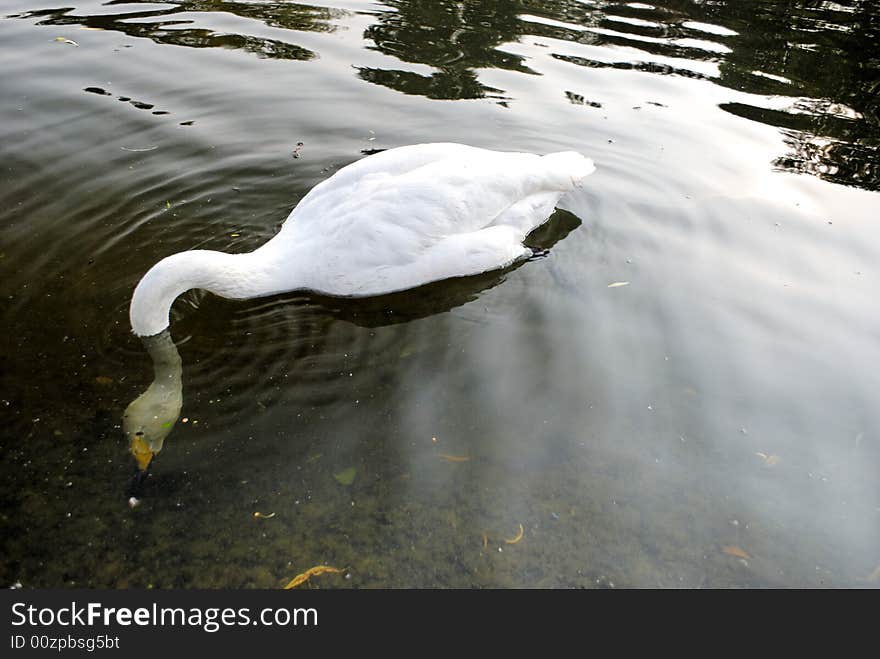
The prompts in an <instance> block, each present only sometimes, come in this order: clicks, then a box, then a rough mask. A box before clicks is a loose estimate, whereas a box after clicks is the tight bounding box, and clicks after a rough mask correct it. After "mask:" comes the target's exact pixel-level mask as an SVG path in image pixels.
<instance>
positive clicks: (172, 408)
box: [122, 331, 183, 474]
mask: <svg viewBox="0 0 880 659" xmlns="http://www.w3.org/2000/svg"><path fill="white" fill-rule="evenodd" d="M143 341H144V345H145V346H146V348H147V351H148V352H149V353H150V357H151V358H152V360H153V371H154V376H155V377H154V379H153V382H152V383H151V384H150V386H149V387H147V390H146V391H144V393H142V394H141V395H140V396H138V397H137V398H135V399H134V400H133V401H132V402H131V403H129V405H128V407H127V408H126V409H125V413H124V414H123V416H122V429H123V431H124V432H125V436H126V437H127V438H128V440H129V449H130V451H131V454H132V455H133V456H134V458H135V460H136V461H137V466H138V471H139V473H141V474H143V473H145V472H146V470H147V467H149V466H150V462H151V461H152V460H153V458H154V457H155V456H156V454H157V453H159V451H161V450H162V444H163V443H164V442H165V438H166V437H167V436H168V435H169V433H170V432H171V430H172V428H174V424H175V423H176V422H177V419H178V417H179V416H180V410H181V408H182V407H183V385H182V379H181V361H180V354H179V353H178V352H177V348H176V347H175V345H174V342H173V341H172V340H171V334H170V332H168V331H164V332H161V333H160V334H157V335H156V336H151V337H147V338H145V339H143Z"/></svg>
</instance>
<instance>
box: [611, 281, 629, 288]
mask: <svg viewBox="0 0 880 659" xmlns="http://www.w3.org/2000/svg"><path fill="white" fill-rule="evenodd" d="M619 286H629V282H628V281H615V282H612V283H610V284H608V288H618V287H619Z"/></svg>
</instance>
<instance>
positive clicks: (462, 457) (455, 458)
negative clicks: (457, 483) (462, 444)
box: [437, 453, 471, 462]
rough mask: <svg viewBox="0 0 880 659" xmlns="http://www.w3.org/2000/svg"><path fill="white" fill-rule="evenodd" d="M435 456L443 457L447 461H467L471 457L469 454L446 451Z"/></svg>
mask: <svg viewBox="0 0 880 659" xmlns="http://www.w3.org/2000/svg"><path fill="white" fill-rule="evenodd" d="M437 457H438V458H443V459H444V460H446V461H447V462H469V461H470V459H471V456H469V455H449V454H448V453H441V454H440V455H438V456H437Z"/></svg>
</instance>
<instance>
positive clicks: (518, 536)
mask: <svg viewBox="0 0 880 659" xmlns="http://www.w3.org/2000/svg"><path fill="white" fill-rule="evenodd" d="M524 533H525V529H524V528H523V525H522V524H520V525H519V533H517V534H516V535H515V536H513V537H512V538H504V542H506V543H507V544H509V545H515V544H516V543H517V542H519V541H520V540H522V539H523V534H524Z"/></svg>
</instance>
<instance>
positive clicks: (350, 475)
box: [333, 467, 357, 485]
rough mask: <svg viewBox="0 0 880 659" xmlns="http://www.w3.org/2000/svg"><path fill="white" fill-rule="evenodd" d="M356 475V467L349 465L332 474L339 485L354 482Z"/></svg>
mask: <svg viewBox="0 0 880 659" xmlns="http://www.w3.org/2000/svg"><path fill="white" fill-rule="evenodd" d="M356 475H357V469H355V468H354V467H349V468H348V469H343V470H342V471H340V472H339V473H338V474H333V478H335V479H336V482H337V483H339V484H340V485H351V484H352V483H354V477H355V476H356Z"/></svg>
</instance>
